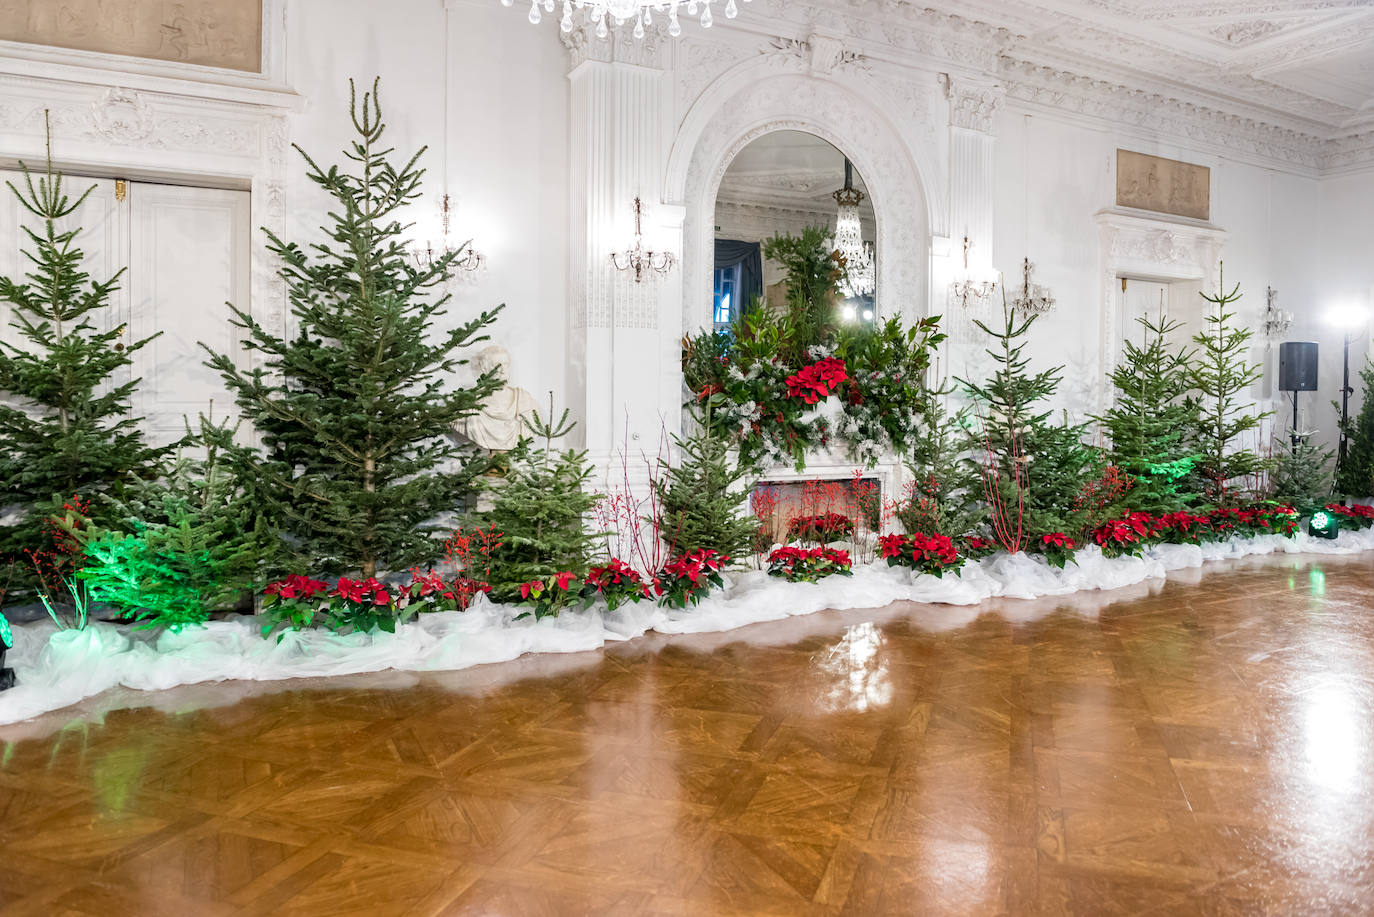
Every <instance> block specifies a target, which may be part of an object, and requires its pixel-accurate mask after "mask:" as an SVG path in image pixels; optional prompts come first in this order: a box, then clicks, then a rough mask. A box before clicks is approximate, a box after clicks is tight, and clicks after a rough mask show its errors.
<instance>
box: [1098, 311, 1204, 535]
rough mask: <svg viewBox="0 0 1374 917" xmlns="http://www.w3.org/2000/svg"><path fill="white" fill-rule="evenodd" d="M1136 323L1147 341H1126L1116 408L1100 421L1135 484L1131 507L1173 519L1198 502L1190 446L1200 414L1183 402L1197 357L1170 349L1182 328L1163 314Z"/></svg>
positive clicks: (1116, 373) (1115, 458) (1116, 376)
mask: <svg viewBox="0 0 1374 917" xmlns="http://www.w3.org/2000/svg"><path fill="white" fill-rule="evenodd" d="M1136 321H1137V322H1138V323H1139V324H1140V326H1141V327H1142V328H1143V329H1144V331H1145V334H1144V339H1143V341H1142V342H1141V343H1140V344H1137V343H1136V342H1135V341H1132V340H1129V339H1128V340H1127V341H1126V344H1125V352H1124V354H1123V355H1122V360H1121V363H1120V364H1119V365H1118V366H1117V367H1116V368H1115V369H1114V370H1112V373H1111V380H1112V385H1113V386H1114V387H1115V389H1116V404H1115V405H1114V406H1113V407H1112V409H1111V410H1110V411H1108V412H1107V413H1106V414H1105V415H1104V416H1103V417H1101V418H1099V420H1100V421H1101V422H1102V424H1103V425H1104V426H1105V427H1106V428H1107V431H1108V433H1110V435H1111V438H1112V448H1111V459H1112V463H1113V464H1114V465H1116V466H1117V467H1118V468H1120V469H1121V470H1122V471H1124V472H1126V473H1127V474H1129V475H1130V476H1131V477H1132V478H1133V479H1134V480H1135V485H1134V486H1133V487H1132V488H1131V507H1132V508H1133V509H1137V510H1143V511H1145V512H1149V513H1161V514H1162V513H1170V512H1175V511H1177V510H1181V509H1183V508H1185V507H1186V506H1188V505H1189V504H1190V503H1191V502H1193V500H1194V499H1195V497H1194V495H1192V494H1190V493H1189V492H1188V488H1187V483H1186V481H1187V478H1188V476H1189V474H1190V472H1191V471H1192V470H1193V466H1194V465H1195V464H1196V462H1197V457H1196V456H1194V455H1193V454H1192V452H1191V450H1190V449H1189V443H1188V435H1189V431H1190V430H1192V428H1193V425H1194V422H1195V420H1196V417H1197V409H1196V406H1195V405H1194V404H1193V403H1192V402H1189V401H1186V400H1185V399H1183V398H1182V397H1181V393H1183V392H1185V391H1187V389H1188V365H1189V360H1190V358H1191V356H1192V355H1191V353H1182V352H1179V351H1176V350H1174V349H1173V348H1171V347H1170V346H1169V342H1168V337H1169V335H1170V334H1171V333H1172V332H1174V331H1176V330H1177V329H1178V328H1179V327H1180V324H1181V323H1179V322H1175V321H1170V320H1169V319H1168V318H1166V317H1164V316H1163V315H1162V314H1161V315H1160V317H1159V318H1158V319H1152V318H1151V317H1150V316H1148V315H1147V316H1142V317H1140V318H1138V319H1136Z"/></svg>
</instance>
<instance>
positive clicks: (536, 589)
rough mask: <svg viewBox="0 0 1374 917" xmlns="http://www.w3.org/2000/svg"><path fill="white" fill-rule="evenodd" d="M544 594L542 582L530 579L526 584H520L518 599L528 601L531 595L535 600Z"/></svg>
mask: <svg viewBox="0 0 1374 917" xmlns="http://www.w3.org/2000/svg"><path fill="white" fill-rule="evenodd" d="M543 593H544V581H543V580H537V579H532V580H530V581H529V582H528V583H521V584H520V598H522V599H528V598H529V597H530V596H531V595H533V596H534V597H535V598H536V599H537V598H539V596H541V595H543Z"/></svg>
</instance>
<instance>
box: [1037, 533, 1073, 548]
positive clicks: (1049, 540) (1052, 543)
mask: <svg viewBox="0 0 1374 917" xmlns="http://www.w3.org/2000/svg"><path fill="white" fill-rule="evenodd" d="M1040 543H1041V544H1042V545H1044V546H1045V547H1047V548H1049V547H1054V548H1064V549H1066V550H1069V551H1072V550H1073V548H1074V544H1073V539H1072V538H1070V537H1069V536H1068V535H1065V534H1064V533H1063V532H1054V533H1052V534H1049V535H1042V536H1041V538H1040Z"/></svg>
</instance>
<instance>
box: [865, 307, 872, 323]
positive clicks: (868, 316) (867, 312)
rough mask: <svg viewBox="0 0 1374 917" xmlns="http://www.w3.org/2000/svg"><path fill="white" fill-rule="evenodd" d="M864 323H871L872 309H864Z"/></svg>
mask: <svg viewBox="0 0 1374 917" xmlns="http://www.w3.org/2000/svg"><path fill="white" fill-rule="evenodd" d="M864 321H866V322H871V321H873V310H872V309H865V310H864Z"/></svg>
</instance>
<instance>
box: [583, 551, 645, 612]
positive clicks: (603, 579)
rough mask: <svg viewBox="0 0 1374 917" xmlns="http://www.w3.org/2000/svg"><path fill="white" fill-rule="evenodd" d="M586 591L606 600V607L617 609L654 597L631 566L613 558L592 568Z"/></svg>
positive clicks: (588, 576)
mask: <svg viewBox="0 0 1374 917" xmlns="http://www.w3.org/2000/svg"><path fill="white" fill-rule="evenodd" d="M586 586H587V588H586V591H587V592H588V593H589V594H591V595H599V596H601V597H602V598H604V599H605V600H606V607H607V608H611V609H615V608H616V607H617V606H619V605H620V604H621V603H622V602H626V601H630V602H638V601H639V600H640V599H652V598H653V597H654V595H653V592H652V590H651V589H650V587H649V585H648V584H646V583H645V582H644V578H643V577H641V576H640V575H639V572H638V571H637V570H635V569H634V568H633V567H631V566H630V565H629V564H627V563H625V562H624V561H623V560H620V559H619V558H618V557H612V558H611V559H610V560H609V561H607V562H606V563H605V564H604V565H603V566H600V567H592V569H591V572H589V573H588V574H587V580H586Z"/></svg>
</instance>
